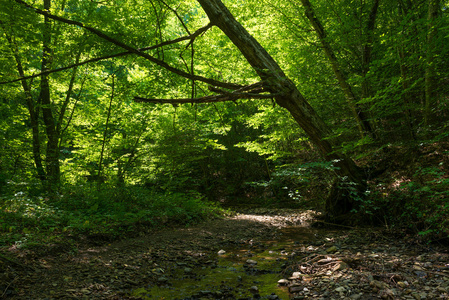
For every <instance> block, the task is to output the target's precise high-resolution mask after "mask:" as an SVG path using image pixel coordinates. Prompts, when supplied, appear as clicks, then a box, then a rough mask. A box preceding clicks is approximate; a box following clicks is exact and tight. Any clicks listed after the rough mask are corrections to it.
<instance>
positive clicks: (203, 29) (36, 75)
mask: <svg viewBox="0 0 449 300" xmlns="http://www.w3.org/2000/svg"><path fill="white" fill-rule="evenodd" d="M211 27H212V24H210V23H209V24H207V25H206V26H204V27H201V28H199V29H198V30H196V31H195V32H194V33H192V34H191V35H187V36H183V37H180V38H177V39H174V40H170V41H165V42H162V43H160V44H157V45H154V46H149V47H145V48H139V49H137V50H138V51H147V50H154V49H157V48H160V47H163V46H168V45H172V44H176V43H179V42H182V41H185V40H190V39H195V38H196V37H198V36H199V35H200V34H202V33H204V32H206V31H207V30H208V29H209V28H211ZM130 54H133V52H131V51H125V52H119V53H116V54H111V55H106V56H101V57H96V58H92V59H88V60H85V61H82V62H79V63H76V64H72V65H68V66H66V67H61V68H57V69H53V70H48V71H45V72H41V73H37V74H33V75H29V76H23V77H20V78H17V79H13V80H9V81H0V84H7V83H14V82H17V81H21V80H26V79H31V78H35V77H39V76H42V75H48V74H51V73H56V72H61V71H64V70H68V69H72V68H75V67H79V66H82V65H85V64H89V63H93V62H97V61H101V60H106V59H109V58H114V57H120V56H125V55H130ZM181 72H182V71H181Z"/></svg>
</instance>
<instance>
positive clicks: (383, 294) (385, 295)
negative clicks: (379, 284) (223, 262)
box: [379, 289, 395, 299]
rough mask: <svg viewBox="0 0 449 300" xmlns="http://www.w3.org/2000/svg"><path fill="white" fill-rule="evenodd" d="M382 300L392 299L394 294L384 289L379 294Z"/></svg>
mask: <svg viewBox="0 0 449 300" xmlns="http://www.w3.org/2000/svg"><path fill="white" fill-rule="evenodd" d="M379 296H380V297H381V298H382V299H394V296H395V293H394V292H393V291H392V290H390V289H384V290H381V291H380V292H379Z"/></svg>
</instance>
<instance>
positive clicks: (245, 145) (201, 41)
mask: <svg viewBox="0 0 449 300" xmlns="http://www.w3.org/2000/svg"><path fill="white" fill-rule="evenodd" d="M448 7H449V2H448V1H444V0H423V1H402V0H397V1H396V0H395V1H381V0H363V1H352V0H343V1H323V0H287V1H285V0H284V1H277V0H263V1H253V0H246V1H223V2H222V1H219V0H210V1H207V0H199V1H193V0H186V1H172V0H150V1H142V0H131V1H123V0H105V1H71V0H68V1H67V0H38V1H28V0H14V1H12V0H0V40H1V43H0V51H1V56H0V60H1V63H0V115H1V118H0V122H1V128H2V130H1V131H0V143H1V147H0V193H1V195H0V196H1V198H0V209H1V214H2V215H4V216H5V218H4V220H6V221H4V223H1V226H2V227H0V230H3V231H5V232H8V231H9V232H13V231H16V230H17V231H21V230H23V228H26V227H27V226H31V225H30V224H34V223H33V222H39V221H32V220H31V219H32V218H31V217H30V214H28V215H27V214H24V213H23V211H24V210H26V209H25V208H23V207H22V208H20V207H21V205H23V204H24V203H28V204H32V205H34V206H33V207H36V209H37V210H39V209H43V208H44V207H47V206H48V205H49V206H51V209H54V208H59V209H61V210H64V211H69V212H70V211H71V212H74V211H79V213H80V214H79V215H76V216H75V217H73V218H78V217H79V216H80V215H82V214H83V213H82V212H83V211H89V212H90V215H96V214H100V213H102V212H107V211H112V210H114V209H118V210H119V211H120V213H121V214H125V212H127V213H130V214H129V215H128V216H132V217H130V223H132V222H135V221H136V220H142V218H146V219H148V220H151V222H155V223H157V222H167V221H166V220H165V218H163V217H162V216H165V215H168V216H171V217H173V218H175V217H174V216H175V215H176V216H179V214H175V213H172V212H173V211H174V210H177V209H178V212H179V211H181V210H182V212H183V213H184V214H185V216H188V217H185V218H184V219H183V222H184V221H186V219H187V221H188V220H194V219H201V218H203V217H204V215H203V214H202V213H198V214H197V212H199V211H202V209H203V206H206V205H209V204H207V203H208V202H207V201H212V202H215V203H224V204H233V205H236V204H240V205H241V204H248V205H249V204H254V203H256V204H257V205H286V206H293V207H299V206H301V205H306V206H313V207H315V208H317V209H320V210H323V211H324V212H325V215H326V218H327V220H328V221H332V222H336V223H337V222H338V223H341V222H343V223H351V222H356V221H357V220H361V219H364V220H369V221H370V222H374V223H375V222H385V221H386V220H387V219H388V222H389V223H391V222H392V221H391V220H395V222H397V224H398V225H401V226H402V225H404V224H410V223H412V224H413V226H414V229H415V230H416V231H417V232H422V233H426V234H427V233H432V234H435V235H439V234H443V235H445V236H447V234H448V228H449V225H448V223H447V222H448V220H447V217H445V215H447V213H448V212H449V203H448V199H449V195H448V190H449V179H448V173H447V170H448V169H449V159H448V154H449V153H448V147H447V146H448V143H447V142H448V136H449V128H448V127H449V115H448V114H449V107H448V105H449V69H448V61H449V47H447V45H449V18H448V13H449V10H448ZM206 200H207V201H206ZM163 207H165V208H164V209H166V210H165V211H164V210H163ZM212 207H215V206H214V205H212ZM210 209H211V210H212V211H215V209H216V208H210ZM162 211H164V212H162ZM41 214H42V215H45V213H44V211H42V212H41ZM103 217H104V216H103ZM103 217H101V218H103ZM18 218H19V219H20V220H28V221H27V222H30V223H29V224H28V225H27V224H26V222H25V223H24V222H22V221H21V222H17V224H16V223H14V222H15V221H13V220H17V219H18ZM105 218H106V217H105ZM114 218H115V217H114ZM116 218H117V219H116V221H117V220H119V219H120V214H118V215H117V217H116ZM176 218H178V217H176ZM176 218H175V219H176ZM390 219H391V220H390ZM70 220H71V219H70V218H69V219H67V218H65V219H64V218H63V217H61V218H60V219H58V220H57V221H54V220H53V221H48V222H50V223H51V225H48V226H49V227H51V228H57V227H61V228H68V227H70V226H71V228H73V227H77V228H81V229H83V228H84V229H86V228H88V227H89V225H88V224H89V223H86V221H88V220H87V219H83V220H81V219H80V220H78V221H77V222H75V223H76V226H75V225H73V224H72V225H70V226H69V223H70V222H71V221H70ZM161 220H162V221H161ZM163 220H165V221H163ZM411 220H419V222H414V221H412V222H411ZM178 221H179V220H178ZM0 222H1V221H0ZM52 222H53V223H52ZM75 223H74V224H75ZM19 224H21V225H19ZM105 224H106V223H105ZM83 226H84V227H83ZM105 226H106V227H107V226H108V225H105Z"/></svg>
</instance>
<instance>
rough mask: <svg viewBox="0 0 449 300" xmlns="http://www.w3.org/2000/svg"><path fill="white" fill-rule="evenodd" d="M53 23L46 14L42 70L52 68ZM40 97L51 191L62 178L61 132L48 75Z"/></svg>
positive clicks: (46, 3)
mask: <svg viewBox="0 0 449 300" xmlns="http://www.w3.org/2000/svg"><path fill="white" fill-rule="evenodd" d="M50 7H51V0H44V10H46V11H50ZM51 50H52V49H51V23H50V19H49V18H48V17H47V16H44V28H43V45H42V71H44V72H45V71H47V70H49V69H50V63H51V62H50V61H51ZM40 88H41V90H40V94H39V99H40V103H41V104H42V115H43V119H44V124H45V131H46V134H47V149H46V158H45V162H46V166H45V167H46V171H47V183H48V186H49V188H50V192H53V191H54V189H55V188H57V186H58V184H59V180H60V167H59V134H58V131H57V130H56V119H55V118H54V116H53V110H52V103H51V97H50V83H49V80H48V75H47V74H44V75H42V76H41V86H40Z"/></svg>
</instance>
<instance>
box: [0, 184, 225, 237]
mask: <svg viewBox="0 0 449 300" xmlns="http://www.w3.org/2000/svg"><path fill="white" fill-rule="evenodd" d="M0 200H1V203H0V216H1V218H0V220H1V221H0V230H1V232H2V234H1V236H2V243H11V242H14V241H17V240H23V238H25V237H26V239H27V241H28V242H32V241H36V240H41V239H43V238H44V236H45V235H46V234H49V235H53V234H58V233H64V235H67V234H83V235H87V236H98V237H101V238H103V239H104V240H112V239H116V238H122V237H124V236H130V235H138V234H139V232H141V231H147V230H150V229H153V228H156V227H162V226H173V225H187V224H192V223H195V222H199V221H204V220H205V219H207V218H213V217H217V216H218V215H220V214H222V213H223V211H222V210H221V209H219V208H218V207H217V206H215V205H212V204H211V203H208V202H206V201H205V200H204V199H203V197H202V196H201V195H199V194H197V193H194V192H191V193H188V194H181V193H164V194H161V193H158V192H154V191H151V190H148V189H145V188H140V187H122V188H117V187H114V186H103V187H102V188H101V189H97V188H96V187H92V188H89V187H88V186H76V187H75V186H66V187H64V193H63V194H61V195H60V196H58V197H57V198H55V199H51V198H49V197H45V196H37V197H36V196H35V197H30V196H29V194H28V193H24V192H17V193H15V194H14V195H11V196H8V197H2V198H1V199H0Z"/></svg>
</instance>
